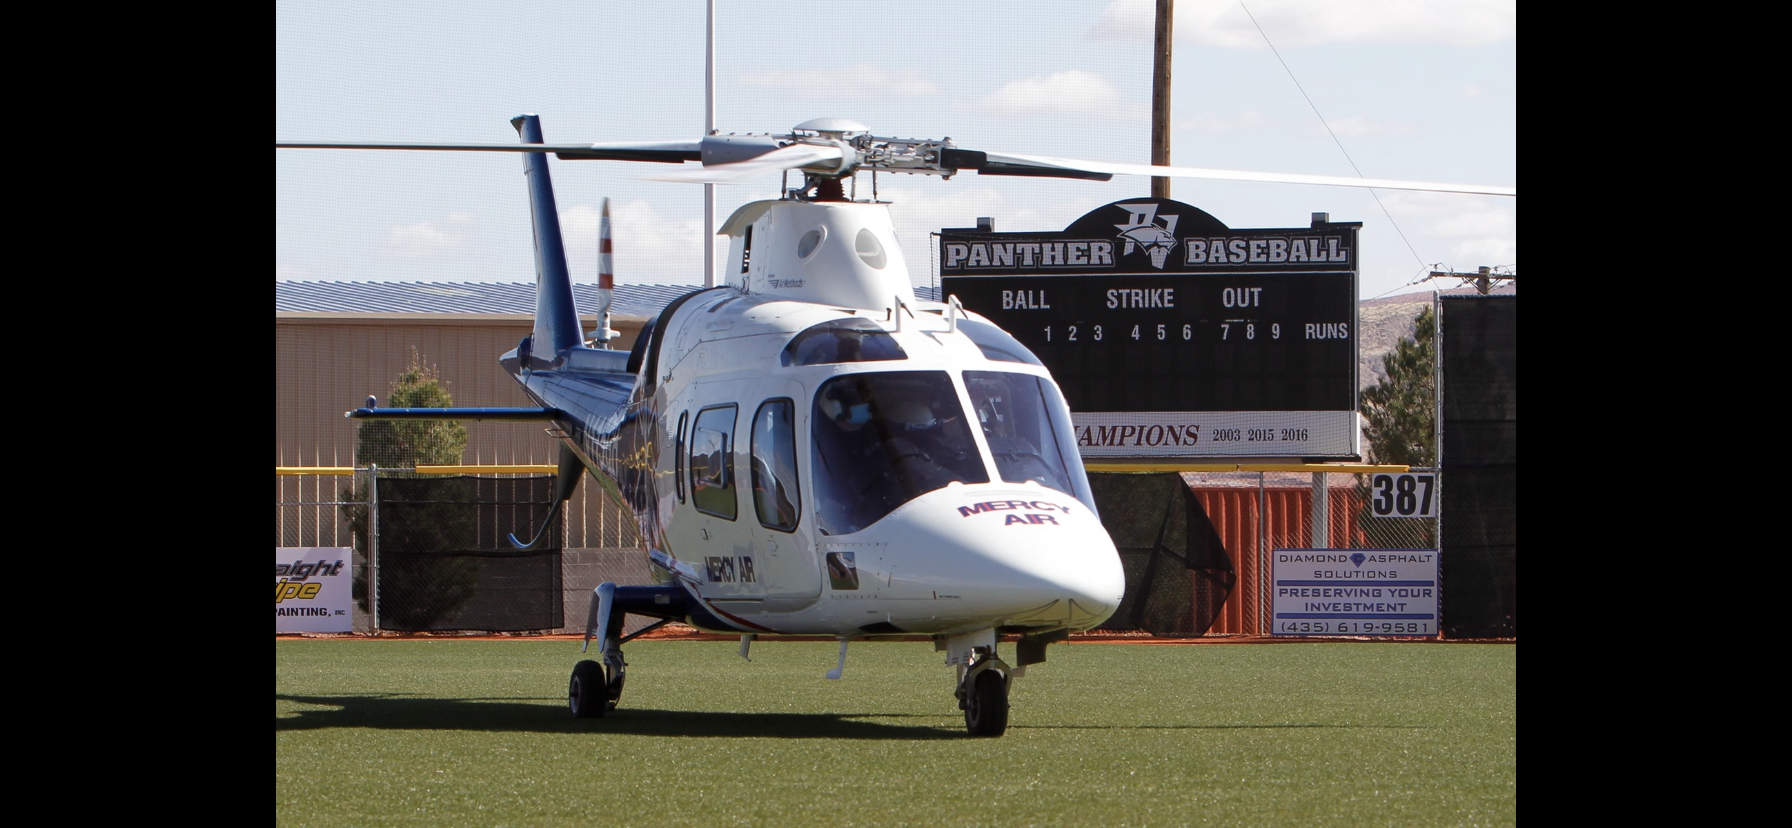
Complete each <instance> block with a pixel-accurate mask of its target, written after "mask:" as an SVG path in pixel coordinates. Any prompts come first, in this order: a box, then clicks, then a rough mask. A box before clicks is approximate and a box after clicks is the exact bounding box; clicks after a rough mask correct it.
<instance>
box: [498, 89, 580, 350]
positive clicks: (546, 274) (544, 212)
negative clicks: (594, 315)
mask: <svg viewBox="0 0 1792 828" xmlns="http://www.w3.org/2000/svg"><path fill="white" fill-rule="evenodd" d="M510 125H511V126H514V127H516V132H517V135H518V136H520V137H521V138H522V140H523V143H525V144H539V143H542V140H541V118H540V117H539V116H536V115H518V116H516V117H515V118H512V119H510ZM523 174H524V175H525V176H526V177H527V178H528V181H529V215H530V221H531V223H532V224H533V226H534V228H535V332H534V334H533V337H532V339H531V340H530V349H529V350H530V352H531V353H533V354H535V356H536V358H538V359H545V360H552V359H554V357H555V355H557V354H559V353H561V352H562V351H565V350H566V349H568V348H571V347H574V346H576V345H579V344H580V343H582V342H583V341H584V339H585V336H584V332H583V331H582V330H580V328H579V312H578V308H577V307H575V306H574V305H573V301H572V275H571V274H570V273H569V272H568V271H567V268H566V246H565V245H564V244H563V243H562V242H561V240H560V213H559V211H558V210H557V209H555V207H554V182H553V181H552V180H551V179H549V178H548V156H547V153H543V152H526V153H523Z"/></svg>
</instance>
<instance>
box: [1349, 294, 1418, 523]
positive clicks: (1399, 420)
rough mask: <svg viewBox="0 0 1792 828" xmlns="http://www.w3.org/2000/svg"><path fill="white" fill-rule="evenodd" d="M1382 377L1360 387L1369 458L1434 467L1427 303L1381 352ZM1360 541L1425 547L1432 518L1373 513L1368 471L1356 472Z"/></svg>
mask: <svg viewBox="0 0 1792 828" xmlns="http://www.w3.org/2000/svg"><path fill="white" fill-rule="evenodd" d="M1381 367H1382V368H1383V369H1385V370H1386V371H1387V377H1386V378H1385V379H1383V380H1382V381H1381V382H1378V383H1376V384H1375V385H1374V386H1372V387H1370V388H1368V389H1367V390H1365V391H1363V396H1362V408H1361V410H1362V413H1363V420H1364V421H1365V435H1366V436H1367V437H1368V438H1369V460H1370V462H1373V463H1385V464H1389V465H1406V466H1412V467H1414V468H1435V467H1436V465H1437V317H1436V316H1435V315H1434V314H1433V313H1432V310H1431V306H1430V305H1426V306H1425V308H1424V309H1423V310H1421V311H1419V314H1418V316H1415V317H1413V332H1412V336H1410V337H1406V338H1402V339H1401V340H1400V341H1399V342H1398V343H1395V345H1394V350H1392V351H1389V352H1388V353H1386V354H1384V355H1383V356H1382V358H1381ZM1356 489H1357V495H1356V496H1357V503H1358V508H1357V526H1359V527H1361V529H1362V532H1363V536H1362V538H1361V539H1360V541H1359V542H1361V543H1363V544H1364V545H1365V546H1367V547H1368V548H1372V549H1373V548H1393V549H1408V548H1429V547H1432V546H1434V545H1435V544H1436V542H1437V541H1436V538H1437V519H1436V518H1416V519H1415V518H1386V517H1376V516H1375V514H1374V513H1373V511H1372V510H1371V509H1370V502H1369V498H1370V491H1369V477H1368V475H1358V476H1357V487H1356Z"/></svg>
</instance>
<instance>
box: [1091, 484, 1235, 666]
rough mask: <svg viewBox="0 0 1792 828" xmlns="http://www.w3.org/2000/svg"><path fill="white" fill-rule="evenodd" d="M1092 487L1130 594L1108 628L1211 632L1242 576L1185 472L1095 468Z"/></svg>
mask: <svg viewBox="0 0 1792 828" xmlns="http://www.w3.org/2000/svg"><path fill="white" fill-rule="evenodd" d="M1089 487H1090V488H1091V489H1092V490H1093V491H1094V494H1095V505H1096V507H1097V508H1099V509H1100V510H1101V523H1102V525H1103V526H1104V527H1106V528H1107V530H1108V535H1109V536H1110V537H1112V538H1113V539H1114V546H1116V547H1117V548H1118V549H1119V550H1120V562H1121V564H1122V565H1123V566H1124V567H1125V570H1126V598H1125V599H1124V600H1123V601H1121V603H1120V609H1119V610H1118V611H1116V612H1115V613H1114V616H1113V617H1112V618H1109V619H1108V621H1107V623H1105V624H1102V625H1101V629H1104V630H1144V631H1145V632H1149V633H1151V634H1153V635H1200V634H1202V633H1205V632H1207V630H1208V628H1209V627H1212V626H1213V622H1214V620H1215V619H1216V618H1218V617H1219V613H1220V607H1221V606H1222V605H1223V604H1225V603H1226V599H1227V598H1228V597H1230V596H1231V594H1232V587H1233V585H1234V583H1235V582H1236V575H1235V572H1234V570H1233V568H1232V559H1231V558H1230V557H1228V556H1227V554H1226V548H1225V544H1224V543H1222V542H1221V541H1220V535H1219V532H1218V531H1216V530H1215V529H1214V527H1213V522H1212V521H1211V520H1209V519H1208V517H1207V511H1206V510H1205V509H1203V508H1202V507H1201V503H1200V501H1198V500H1196V499H1195V496H1194V493H1193V492H1191V491H1189V488H1188V485H1187V484H1186V483H1184V482H1183V480H1182V475H1179V474H1103V473H1096V474H1091V475H1089Z"/></svg>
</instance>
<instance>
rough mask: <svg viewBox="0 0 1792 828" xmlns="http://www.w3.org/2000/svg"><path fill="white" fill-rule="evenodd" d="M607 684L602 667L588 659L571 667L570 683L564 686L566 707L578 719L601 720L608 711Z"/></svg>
mask: <svg viewBox="0 0 1792 828" xmlns="http://www.w3.org/2000/svg"><path fill="white" fill-rule="evenodd" d="M607 684H608V682H606V681H605V680H604V666H603V665H602V664H599V663H597V662H595V661H592V660H590V659H586V660H584V661H581V662H579V663H578V664H575V665H573V668H572V681H571V682H569V683H568V684H567V685H566V706H567V707H568V708H571V709H572V715H573V716H574V717H576V718H580V719H598V718H602V717H603V715H604V712H605V711H607V710H609V709H610V693H609V690H608V687H607Z"/></svg>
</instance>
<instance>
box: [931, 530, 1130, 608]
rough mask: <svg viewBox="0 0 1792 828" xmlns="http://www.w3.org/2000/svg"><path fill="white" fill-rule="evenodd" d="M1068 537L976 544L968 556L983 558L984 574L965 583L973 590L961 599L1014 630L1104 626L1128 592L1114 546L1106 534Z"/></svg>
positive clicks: (1074, 534)
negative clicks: (1019, 626) (1035, 625)
mask: <svg viewBox="0 0 1792 828" xmlns="http://www.w3.org/2000/svg"><path fill="white" fill-rule="evenodd" d="M1097 529H1099V524H1097ZM1066 534H1070V535H1072V536H1071V537H1065V538H1027V539H1024V540H1020V541H1019V542H1016V540H1012V539H1003V541H1002V542H997V543H989V542H985V543H979V544H976V545H975V547H976V548H975V549H974V550H967V551H968V552H970V553H971V555H974V556H975V557H978V558H981V560H980V561H978V563H979V564H980V566H978V567H977V568H978V569H980V570H982V572H981V573H979V574H978V575H975V576H973V577H971V578H969V579H967V580H968V581H969V582H970V583H971V584H973V585H974V586H971V587H967V592H971V593H972V594H970V595H966V596H965V597H966V598H967V599H969V600H972V601H974V602H975V603H977V604H979V605H982V607H983V611H984V612H987V613H990V614H995V615H1003V616H1006V620H1007V622H1008V623H1012V624H1027V623H1042V622H1052V623H1057V622H1062V623H1065V624H1067V625H1068V626H1073V627H1078V628H1088V627H1092V626H1095V625H1096V624H1100V623H1101V622H1102V621H1105V620H1107V618H1108V616H1110V615H1113V613H1114V611H1115V610H1117V609H1119V607H1120V599H1121V598H1122V597H1123V596H1124V593H1125V591H1126V577H1125V573H1124V571H1123V570H1122V569H1121V566H1120V558H1119V556H1118V555H1117V554H1116V553H1115V552H1114V546H1113V542H1112V541H1111V540H1109V539H1108V537H1107V533H1106V532H1099V531H1098V532H1095V533H1088V532H1075V533H1066ZM1091 535H1096V536H1095V537H1091Z"/></svg>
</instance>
